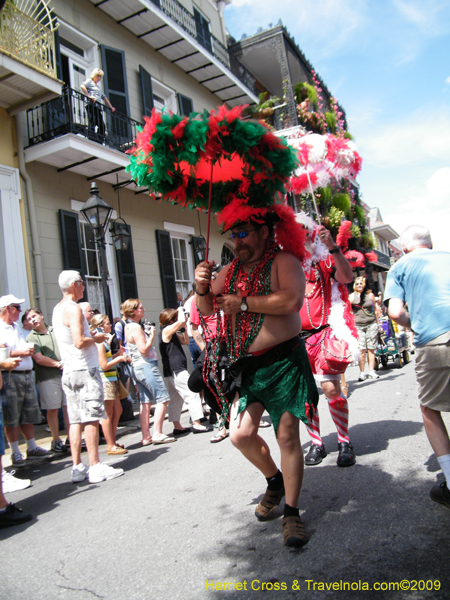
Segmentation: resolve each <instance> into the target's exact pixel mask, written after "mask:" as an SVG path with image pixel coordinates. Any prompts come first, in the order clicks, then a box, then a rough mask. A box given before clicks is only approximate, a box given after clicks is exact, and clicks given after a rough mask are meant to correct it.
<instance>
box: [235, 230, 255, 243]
mask: <svg viewBox="0 0 450 600" xmlns="http://www.w3.org/2000/svg"><path fill="white" fill-rule="evenodd" d="M252 231H256V229H249V230H248V231H238V232H236V233H230V238H231V239H232V240H235V239H236V238H239V239H240V240H244V239H245V238H246V237H247V236H248V235H249V234H250V233H251V232H252Z"/></svg>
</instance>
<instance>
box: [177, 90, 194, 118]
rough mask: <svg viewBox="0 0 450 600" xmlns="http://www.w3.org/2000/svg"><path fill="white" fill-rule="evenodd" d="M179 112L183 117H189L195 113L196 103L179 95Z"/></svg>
mask: <svg viewBox="0 0 450 600" xmlns="http://www.w3.org/2000/svg"><path fill="white" fill-rule="evenodd" d="M177 96H178V112H179V113H180V115H182V116H183V117H188V116H189V115H190V114H191V112H194V103H193V102H192V99H191V98H188V97H187V96H184V95H183V94H180V93H178V94H177Z"/></svg>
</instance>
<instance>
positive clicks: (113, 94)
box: [100, 44, 130, 117]
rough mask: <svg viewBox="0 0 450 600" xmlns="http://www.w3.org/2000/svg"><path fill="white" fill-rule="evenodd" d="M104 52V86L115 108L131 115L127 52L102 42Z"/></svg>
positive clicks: (101, 46) (101, 48)
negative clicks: (126, 61)
mask: <svg viewBox="0 0 450 600" xmlns="http://www.w3.org/2000/svg"><path fill="white" fill-rule="evenodd" d="M100 50H101V53H102V66H103V71H104V73H105V75H104V78H103V88H104V92H105V94H106V96H107V97H108V100H109V101H110V102H111V104H112V105H113V106H114V108H115V109H116V110H117V111H118V112H120V113H122V114H124V115H127V117H129V116H130V104H129V102H128V85H127V73H126V66H125V52H123V50H116V49H115V48H110V47H109V46H104V45H103V44H100Z"/></svg>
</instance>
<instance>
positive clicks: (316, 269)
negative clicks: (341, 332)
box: [305, 260, 328, 329]
mask: <svg viewBox="0 0 450 600" xmlns="http://www.w3.org/2000/svg"><path fill="white" fill-rule="evenodd" d="M311 276H312V277H311ZM307 281H308V283H314V286H313V288H312V289H311V291H310V292H309V294H306V293H305V301H306V312H307V314H308V319H309V323H310V325H311V329H319V328H320V327H324V325H326V324H327V321H328V315H327V300H328V297H327V286H326V281H325V276H324V274H323V272H322V269H321V268H320V266H319V263H318V261H317V260H313V262H312V265H311V271H310V272H309V275H308V276H307ZM319 287H320V297H321V307H322V314H321V316H320V322H319V323H318V324H316V325H315V324H314V323H313V322H312V318H311V310H310V304H309V302H310V299H311V298H313V297H314V295H315V294H316V292H317V290H318V288H319Z"/></svg>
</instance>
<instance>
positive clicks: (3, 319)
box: [0, 294, 51, 467]
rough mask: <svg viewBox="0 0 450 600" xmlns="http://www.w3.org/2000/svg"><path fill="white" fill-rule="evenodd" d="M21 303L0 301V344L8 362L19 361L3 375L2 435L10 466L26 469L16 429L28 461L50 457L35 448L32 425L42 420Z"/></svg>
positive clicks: (10, 296)
mask: <svg viewBox="0 0 450 600" xmlns="http://www.w3.org/2000/svg"><path fill="white" fill-rule="evenodd" d="M22 302H24V300H23V299H20V298H16V297H15V296H14V295H13V294H7V295H6V296H2V297H1V298H0V344H1V345H3V346H7V347H8V348H9V350H10V357H11V358H20V359H21V360H20V362H19V364H18V365H17V366H16V367H15V368H14V370H12V371H11V372H5V373H4V377H3V380H4V388H5V392H6V396H7V398H8V402H7V406H6V407H5V408H4V421H5V433H6V437H7V439H8V442H9V445H10V446H11V462H12V464H13V465H14V466H15V467H23V466H25V460H24V457H23V455H22V454H21V452H20V450H19V429H20V432H21V433H22V435H23V437H24V438H25V440H26V442H27V459H28V460H30V459H36V458H43V457H46V456H48V455H50V454H51V453H50V452H49V451H48V450H44V448H40V447H39V446H37V445H36V440H35V438H34V423H39V422H40V420H41V411H40V410H39V404H38V399H37V394H36V387H35V384H34V373H33V360H32V358H31V357H32V356H33V354H34V345H30V344H28V343H27V341H26V340H25V337H24V335H23V333H22V329H21V328H20V327H19V325H18V324H17V322H16V321H18V319H19V316H20V313H21V311H22V307H21V304H22Z"/></svg>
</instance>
